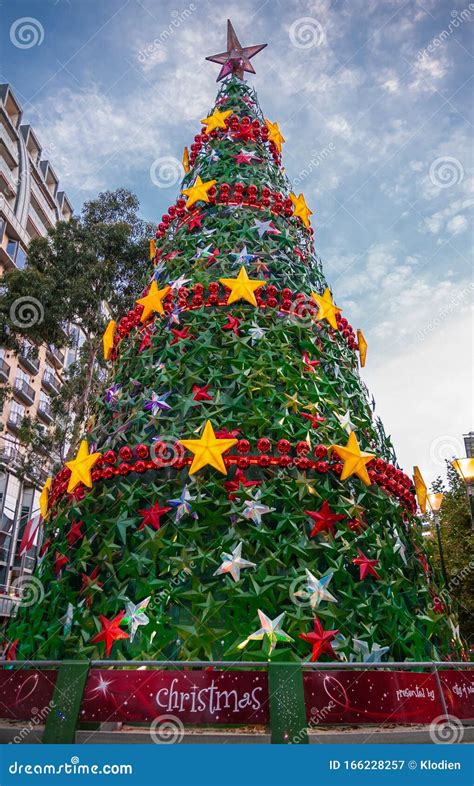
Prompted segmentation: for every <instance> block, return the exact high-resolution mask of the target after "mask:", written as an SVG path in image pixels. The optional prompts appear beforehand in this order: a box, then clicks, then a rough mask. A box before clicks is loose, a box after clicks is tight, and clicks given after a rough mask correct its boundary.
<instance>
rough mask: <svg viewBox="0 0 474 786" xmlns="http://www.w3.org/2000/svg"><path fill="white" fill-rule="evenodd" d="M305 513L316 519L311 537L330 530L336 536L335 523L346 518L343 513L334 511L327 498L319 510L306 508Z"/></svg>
mask: <svg viewBox="0 0 474 786" xmlns="http://www.w3.org/2000/svg"><path fill="white" fill-rule="evenodd" d="M305 513H306V514H307V515H308V516H310V517H311V518H312V520H313V521H314V527H313V529H312V530H311V533H310V536H309V537H310V538H314V537H315V536H316V535H319V533H320V532H330V533H331V535H332V536H333V537H334V534H335V533H334V524H336V523H337V522H338V521H342V519H343V518H344V516H343V514H342V513H333V512H332V510H331V508H330V507H329V503H328V501H327V499H325V500H324V502H323V504H322V505H321V507H320V509H319V510H305Z"/></svg>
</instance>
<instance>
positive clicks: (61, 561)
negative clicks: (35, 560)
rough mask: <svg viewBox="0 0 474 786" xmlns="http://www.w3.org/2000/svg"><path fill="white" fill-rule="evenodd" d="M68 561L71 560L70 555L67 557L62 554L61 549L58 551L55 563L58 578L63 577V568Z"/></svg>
mask: <svg viewBox="0 0 474 786" xmlns="http://www.w3.org/2000/svg"><path fill="white" fill-rule="evenodd" d="M68 562H69V559H68V557H66V556H65V555H64V554H60V553H59V551H57V552H56V555H55V560H54V564H55V568H56V577H57V578H58V579H60V578H61V574H62V572H63V568H64V566H65V565H67V564H68Z"/></svg>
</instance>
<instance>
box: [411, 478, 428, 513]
mask: <svg viewBox="0 0 474 786" xmlns="http://www.w3.org/2000/svg"><path fill="white" fill-rule="evenodd" d="M413 483H414V484H415V493H416V498H417V500H418V507H419V508H420V510H421V512H422V513H426V502H427V499H428V489H427V487H426V483H425V481H424V480H423V475H422V474H421V472H420V470H419V467H413Z"/></svg>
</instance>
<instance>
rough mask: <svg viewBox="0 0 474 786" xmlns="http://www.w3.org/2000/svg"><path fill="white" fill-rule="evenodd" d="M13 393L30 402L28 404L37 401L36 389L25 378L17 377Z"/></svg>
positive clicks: (26, 402) (25, 401)
mask: <svg viewBox="0 0 474 786" xmlns="http://www.w3.org/2000/svg"><path fill="white" fill-rule="evenodd" d="M13 393H14V394H15V396H17V398H19V399H21V401H23V402H24V403H25V404H28V406H31V404H34V403H35V391H34V390H33V388H32V387H31V385H28V382H25V380H24V379H18V377H17V378H16V379H15V381H14V383H13Z"/></svg>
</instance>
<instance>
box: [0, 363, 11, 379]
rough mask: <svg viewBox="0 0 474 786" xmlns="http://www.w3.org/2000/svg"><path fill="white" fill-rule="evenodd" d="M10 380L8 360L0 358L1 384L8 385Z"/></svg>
mask: <svg viewBox="0 0 474 786" xmlns="http://www.w3.org/2000/svg"><path fill="white" fill-rule="evenodd" d="M9 379H10V365H9V364H8V363H7V361H6V360H4V359H3V358H0V382H3V384H7V383H8V380H9Z"/></svg>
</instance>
